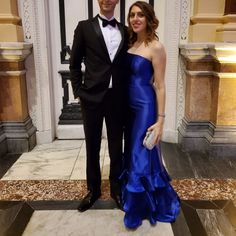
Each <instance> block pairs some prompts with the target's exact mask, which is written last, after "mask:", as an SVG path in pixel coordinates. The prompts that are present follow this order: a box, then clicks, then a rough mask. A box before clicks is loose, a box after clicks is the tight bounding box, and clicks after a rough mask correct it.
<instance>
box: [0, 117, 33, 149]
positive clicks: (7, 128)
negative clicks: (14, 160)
mask: <svg viewBox="0 0 236 236" xmlns="http://www.w3.org/2000/svg"><path fill="white" fill-rule="evenodd" d="M2 126H3V131H4V134H5V136H6V142H7V149H8V153H23V152H28V151H30V150H32V149H33V148H34V147H35V145H36V128H35V127H34V126H33V124H32V120H31V118H30V117H28V118H26V120H25V121H22V122H2Z"/></svg>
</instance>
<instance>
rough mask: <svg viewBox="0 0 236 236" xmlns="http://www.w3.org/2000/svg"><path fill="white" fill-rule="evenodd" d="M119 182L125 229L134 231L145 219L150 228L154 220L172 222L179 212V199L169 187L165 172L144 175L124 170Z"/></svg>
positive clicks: (154, 222)
mask: <svg viewBox="0 0 236 236" xmlns="http://www.w3.org/2000/svg"><path fill="white" fill-rule="evenodd" d="M121 179H122V181H123V183H124V185H123V186H122V201H123V208H124V211H125V217H124V224H125V226H126V227H127V228H137V227H138V226H139V225H141V224H142V220H143V219H148V220H149V221H150V223H151V224H152V225H154V224H156V222H157V221H160V222H174V221H175V220H176V217H177V216H178V214H179V212H180V199H179V197H178V195H177V193H176V192H175V190H174V189H173V187H172V186H171V185H170V183H169V182H170V180H171V179H170V177H169V175H168V173H167V172H166V171H165V170H163V171H162V172H160V173H157V174H153V175H145V176H139V175H137V174H135V173H128V171H126V170H125V171H124V172H123V174H122V175H121Z"/></svg>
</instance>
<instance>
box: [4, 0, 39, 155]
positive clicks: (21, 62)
mask: <svg viewBox="0 0 236 236" xmlns="http://www.w3.org/2000/svg"><path fill="white" fill-rule="evenodd" d="M23 41H24V39H23V30H22V26H21V19H20V18H19V16H18V9H17V0H11V1H9V0H1V9H0V87H1V88H2V89H1V93H0V148H1V152H0V155H1V156H3V155H4V154H5V153H6V152H9V153H22V152H25V151H29V150H31V149H32V148H33V147H34V146H35V143H36V138H35V137H36V136H35V132H36V129H35V127H34V126H33V124H32V121H31V118H30V117H29V112H28V102H27V88H26V76H25V74H26V70H25V58H26V57H27V56H28V55H29V54H30V53H31V50H32V44H29V43H24V42H23Z"/></svg>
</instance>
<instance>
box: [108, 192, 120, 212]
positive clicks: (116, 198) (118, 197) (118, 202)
mask: <svg viewBox="0 0 236 236" xmlns="http://www.w3.org/2000/svg"><path fill="white" fill-rule="evenodd" d="M111 197H112V198H113V200H114V201H115V203H116V206H117V207H118V208H119V209H120V210H122V211H123V204H122V200H121V196H120V195H119V194H111Z"/></svg>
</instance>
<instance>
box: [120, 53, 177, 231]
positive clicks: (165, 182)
mask: <svg viewBox="0 0 236 236" xmlns="http://www.w3.org/2000/svg"><path fill="white" fill-rule="evenodd" d="M127 57H128V62H127V63H128V65H129V76H128V91H127V92H128V106H129V108H128V121H127V124H126V132H125V151H124V171H123V174H122V175H121V180H122V183H123V187H122V201H123V206H124V211H125V217H124V224H125V226H126V227H128V228H136V227H138V226H139V225H141V224H142V220H143V219H148V220H149V221H150V223H151V224H152V225H153V224H155V223H156V222H157V221H161V222H173V221H175V219H176V217H177V215H178V214H179V211H180V200H179V197H178V195H177V194H176V192H175V191H174V189H173V188H172V186H171V185H170V177H169V175H168V173H167V171H166V169H165V167H164V165H163V163H162V157H161V150H160V146H159V145H157V146H155V147H154V148H153V149H152V150H148V149H146V148H145V147H144V146H143V139H144V137H145V134H146V131H147V128H149V127H150V126H151V125H152V124H154V123H155V121H156V119H157V112H156V109H157V105H156V95H155V91H154V89H153V85H152V82H153V67H152V63H151V61H150V60H148V59H147V58H145V57H142V56H140V55H136V54H130V53H128V56H127ZM173 161H174V160H173Z"/></svg>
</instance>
